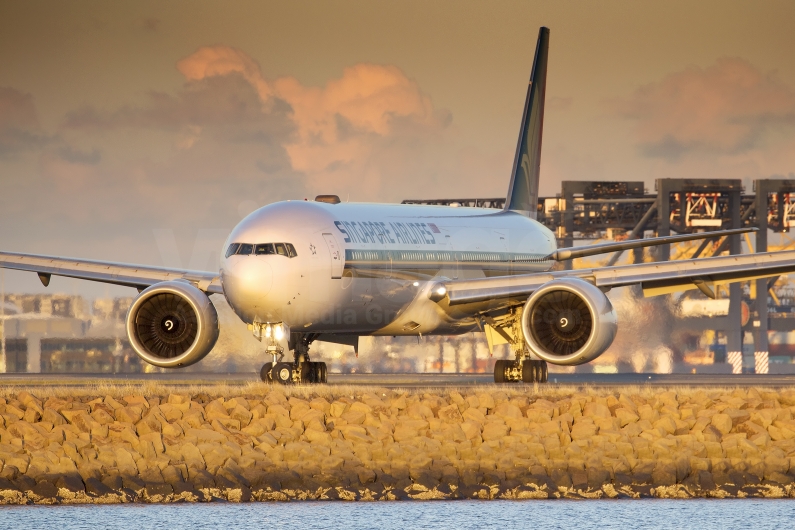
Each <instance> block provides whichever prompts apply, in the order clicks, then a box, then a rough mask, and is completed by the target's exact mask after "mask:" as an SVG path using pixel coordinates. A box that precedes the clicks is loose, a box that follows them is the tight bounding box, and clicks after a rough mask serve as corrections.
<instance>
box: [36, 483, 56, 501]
mask: <svg viewBox="0 0 795 530" xmlns="http://www.w3.org/2000/svg"><path fill="white" fill-rule="evenodd" d="M30 491H31V492H32V493H33V494H34V495H35V496H36V497H39V498H41V499H55V498H56V497H57V496H58V488H56V487H55V485H54V484H53V483H51V482H49V481H46V480H43V481H41V482H39V483H38V484H36V485H35V486H33V487H32V488H30Z"/></svg>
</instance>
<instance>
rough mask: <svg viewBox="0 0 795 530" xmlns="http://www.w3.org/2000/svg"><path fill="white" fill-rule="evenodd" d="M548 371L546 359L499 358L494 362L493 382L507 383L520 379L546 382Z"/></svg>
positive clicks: (530, 381) (525, 381) (523, 381)
mask: <svg viewBox="0 0 795 530" xmlns="http://www.w3.org/2000/svg"><path fill="white" fill-rule="evenodd" d="M547 379H549V371H548V369H547V362H546V361H537V360H535V359H528V358H526V357H525V358H523V359H517V360H516V361H509V360H507V359H500V360H499V361H497V362H495V363H494V382H495V383H508V382H512V381H521V382H522V383H546V382H547Z"/></svg>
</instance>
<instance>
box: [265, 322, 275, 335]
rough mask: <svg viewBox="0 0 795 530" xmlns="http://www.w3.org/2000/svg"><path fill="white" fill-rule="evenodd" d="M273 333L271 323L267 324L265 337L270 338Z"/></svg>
mask: <svg viewBox="0 0 795 530" xmlns="http://www.w3.org/2000/svg"><path fill="white" fill-rule="evenodd" d="M272 334H273V330H272V329H271V325H270V324H268V325H267V326H265V338H268V339H269V338H271V335H272Z"/></svg>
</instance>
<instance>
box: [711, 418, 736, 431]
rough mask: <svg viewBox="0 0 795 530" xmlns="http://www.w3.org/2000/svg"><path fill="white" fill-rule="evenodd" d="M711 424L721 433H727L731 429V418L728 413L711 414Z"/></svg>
mask: <svg viewBox="0 0 795 530" xmlns="http://www.w3.org/2000/svg"><path fill="white" fill-rule="evenodd" d="M711 425H712V426H713V427H715V429H717V430H718V431H719V432H720V433H721V434H728V433H729V432H730V431H731V430H732V419H731V417H729V415H728V414H722V413H719V414H715V415H714V416H712V421H711Z"/></svg>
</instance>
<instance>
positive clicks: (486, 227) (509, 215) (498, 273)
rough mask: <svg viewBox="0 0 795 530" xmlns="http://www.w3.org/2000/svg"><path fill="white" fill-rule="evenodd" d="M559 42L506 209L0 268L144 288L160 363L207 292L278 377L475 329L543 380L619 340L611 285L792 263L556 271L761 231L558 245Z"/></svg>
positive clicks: (532, 110) (190, 339)
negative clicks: (189, 251)
mask: <svg viewBox="0 0 795 530" xmlns="http://www.w3.org/2000/svg"><path fill="white" fill-rule="evenodd" d="M548 50H549V29H548V28H546V27H542V28H541V29H540V31H539V35H538V41H537V46H536V51H535V56H534V59H533V67H532V70H531V75H530V82H529V86H528V90H527V95H526V98H525V106H524V112H523V115H522V120H521V127H520V132H519V139H518V145H517V149H516V155H515V158H514V164H513V170H512V173H511V178H510V183H509V186H508V193H507V197H506V201H505V207H504V209H502V210H498V209H483V208H464V207H458V208H456V207H450V206H425V205H402V204H372V203H370V204H368V203H342V202H340V200H339V198H338V197H337V196H336V195H320V196H317V197H316V198H315V200H313V201H308V200H303V201H283V202H277V203H273V204H269V205H267V206H264V207H262V208H259V209H258V210H256V211H254V212H253V213H251V214H250V215H248V216H247V217H245V218H244V219H243V220H242V221H241V222H240V223H239V224H238V225H237V226H236V227H235V228H234V229H233V230H232V232H231V233H230V234H229V237H228V238H227V240H226V242H225V243H224V246H223V249H222V254H221V260H220V268H219V270H218V271H213V272H203V271H192V270H182V269H171V268H163V267H152V266H144V265H133V264H124V263H114V262H103V261H89V260H82V259H73V258H61V257H54V256H40V255H32V254H19V253H10V252H0V267H5V268H8V269H16V270H22V271H30V272H35V273H36V274H38V276H39V279H40V280H41V282H42V283H43V284H44V285H45V286H47V285H49V283H50V279H51V277H52V276H53V275H56V276H65V277H71V278H80V279H84V280H91V281H97V282H104V283H109V284H116V285H122V286H129V287H134V288H137V289H138V291H139V294H138V296H137V298H136V299H135V300H134V302H133V303H132V305H131V307H130V310H129V312H128V314H127V318H126V329H127V334H128V337H129V340H130V344H131V346H132V348H133V349H134V350H135V352H136V353H137V354H138V355H139V356H140V357H141V358H142V359H143V360H144V361H146V362H147V363H150V364H152V365H155V366H159V367H164V368H176V367H184V366H188V365H191V364H194V363H196V362H198V361H200V360H201V359H203V358H204V357H205V356H206V355H207V354H208V353H210V351H211V350H212V349H213V346H214V345H215V343H216V340H217V339H218V335H219V322H218V315H217V312H216V310H215V307H214V306H213V303H212V301H211V300H210V298H209V295H212V294H218V295H223V296H224V297H225V299H226V300H227V302H228V303H229V305H230V306H231V308H232V309H233V310H234V312H235V313H236V315H237V316H238V317H239V318H240V319H241V320H242V321H243V322H245V323H246V324H247V325H248V328H249V329H250V330H251V332H252V334H253V336H254V338H256V339H257V340H260V341H262V342H264V351H265V352H266V353H265V355H267V356H270V357H271V359H272V361H271V362H268V363H265V364H264V366H263V367H262V370H261V372H260V375H261V378H262V380H263V381H265V382H268V383H272V384H275V383H280V384H302V383H306V384H308V383H324V382H326V381H327V376H326V365H325V363H322V362H313V361H311V359H310V353H309V349H310V345H311V344H312V343H313V342H314V341H326V342H333V343H338V344H347V345H352V346H353V347H354V348H355V349H356V348H358V339H359V337H361V336H368V335H381V336H418V337H419V336H422V335H455V334H462V333H468V332H477V331H485V332H486V333H487V337H488V338H489V343H490V345H491V344H492V343H508V344H509V345H510V348H511V350H512V351H513V354H514V359H512V360H511V359H505V360H498V361H496V363H495V368H494V381H495V382H498V383H501V382H524V383H534V382H539V383H544V382H546V381H547V378H548V363H551V364H555V365H579V364H583V363H587V362H589V361H592V360H594V359H596V358H597V357H599V355H601V354H602V353H603V352H604V351H605V350H606V349H607V348H608V347H609V346H610V344H611V343H612V341H613V339H614V337H615V334H616V330H617V326H618V322H617V318H616V313H615V311H614V309H613V306H612V304H611V303H610V300H609V299H608V297H607V296H606V295H605V293H606V292H608V291H609V290H610V289H612V288H614V287H622V286H631V285H635V286H640V287H641V288H642V290H643V293H644V295H645V296H656V295H662V294H668V293H674V292H681V291H686V290H692V289H699V290H700V291H701V292H703V293H704V294H706V295H707V296H710V297H713V298H714V297H715V286H717V285H721V284H727V283H732V282H738V281H745V280H751V279H756V278H763V277H770V276H776V275H780V274H787V273H789V272H793V271H795V251H790V252H771V253H760V254H750V255H744V256H736V255H733V256H719V257H712V258H701V259H690V260H681V261H671V262H664V263H660V262H656V263H638V264H633V265H624V266H607V267H596V268H590V269H578V270H559V271H554V270H553V266H554V265H555V264H556V263H558V262H561V261H564V260H569V259H575V258H580V257H586V256H594V255H599V254H604V253H608V252H614V251H619V250H628V249H634V248H641V247H648V246H655V245H665V244H671V243H675V242H680V241H689V240H695V239H703V238H707V237H709V238H712V237H718V236H728V237H737V235H738V234H741V233H743V232H749V231H754V230H756V229H753V228H751V229H736V230H724V231H713V232H708V233H700V234H682V235H675V236H668V237H656V238H648V239H634V240H627V241H622V242H608V243H601V244H595V245H588V246H578V247H572V248H557V243H556V239H555V235H554V233H553V232H551V231H550V230H549V229H547V228H546V227H545V226H543V225H542V224H541V223H539V222H537V221H536V212H537V208H538V187H539V174H540V171H539V168H540V157H541V137H542V131H543V122H544V99H545V92H546V77H547V58H548ZM285 346H286V348H285ZM285 349H286V350H288V351H291V352H292V353H293V359H292V361H289V358H288V360H285V359H284V356H285ZM357 351H358V350H357ZM266 359H267V357H266Z"/></svg>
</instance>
